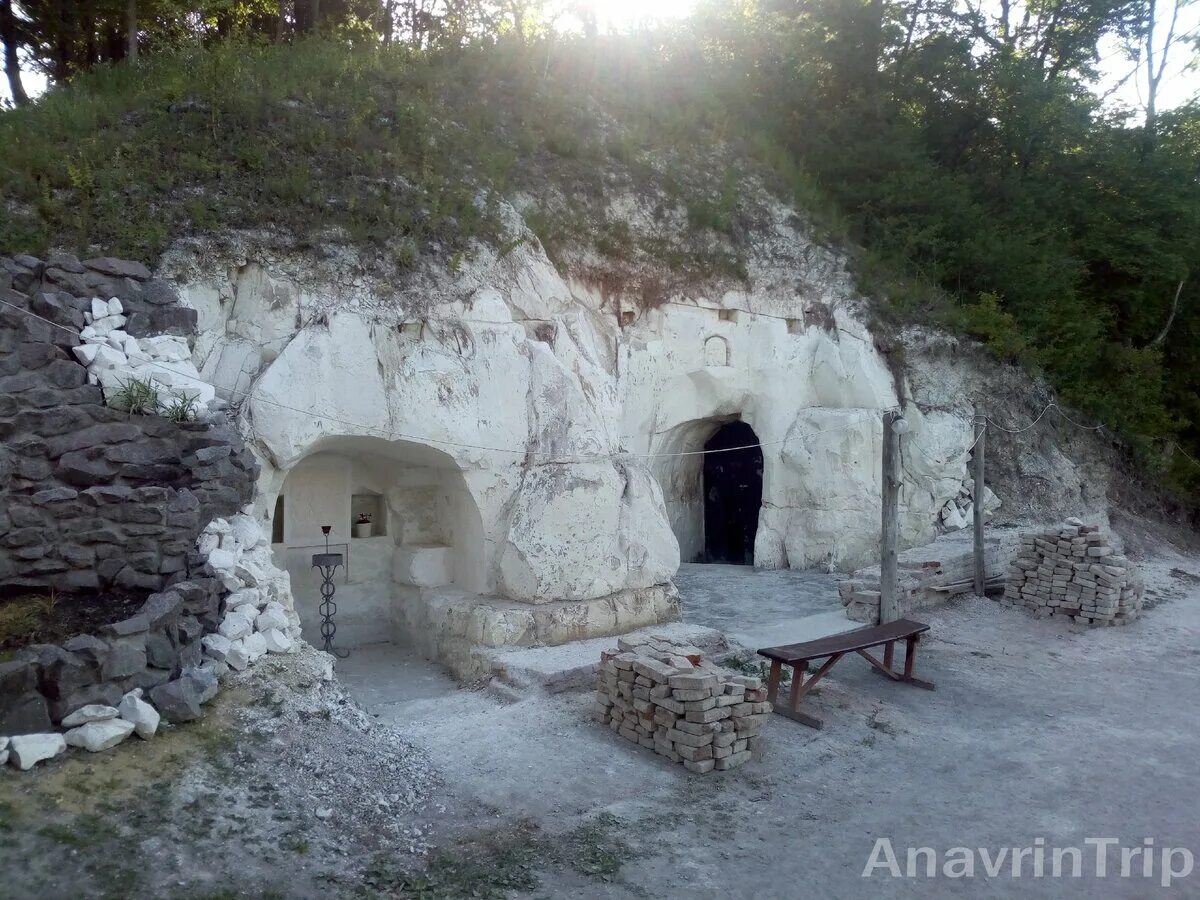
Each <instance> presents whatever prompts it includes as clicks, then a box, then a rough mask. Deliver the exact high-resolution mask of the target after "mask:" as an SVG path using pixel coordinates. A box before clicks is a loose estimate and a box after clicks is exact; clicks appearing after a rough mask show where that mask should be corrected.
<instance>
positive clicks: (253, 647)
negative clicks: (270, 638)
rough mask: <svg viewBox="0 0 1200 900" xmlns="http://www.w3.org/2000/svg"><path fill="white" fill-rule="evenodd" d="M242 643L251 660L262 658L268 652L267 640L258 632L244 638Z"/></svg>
mask: <svg viewBox="0 0 1200 900" xmlns="http://www.w3.org/2000/svg"><path fill="white" fill-rule="evenodd" d="M240 643H241V644H242V648H243V649H244V650H245V651H246V655H247V656H248V657H249V658H250V662H255V661H256V660H258V659H261V658H262V657H263V656H265V655H266V653H267V641H266V639H265V638H264V637H263V636H262V635H261V634H259V633H257V632H255V633H254V634H250V635H247V636H246V637H244V638H242V640H241V642H240Z"/></svg>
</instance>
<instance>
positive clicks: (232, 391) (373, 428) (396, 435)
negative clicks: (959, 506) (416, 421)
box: [0, 300, 899, 465]
mask: <svg viewBox="0 0 1200 900" xmlns="http://www.w3.org/2000/svg"><path fill="white" fill-rule="evenodd" d="M0 304H2V305H4V306H7V307H9V308H10V309H14V310H16V311H17V312H19V313H23V314H24V315H27V316H29V317H31V318H34V319H37V320H39V321H41V322H44V323H45V324H47V325H50V326H52V327H54V328H59V329H61V330H63V331H65V332H67V333H68V334H71V335H74V336H75V337H79V336H80V333H79V332H78V331H76V330H75V329H74V328H72V327H70V326H68V325H62V324H60V323H58V322H54V321H51V320H50V319H47V318H45V317H44V316H40V315H38V314H37V313H35V312H33V311H32V310H28V309H25V308H23V307H20V306H17V305H16V304H13V303H9V302H8V301H6V300H0ZM151 365H153V366H155V367H157V368H159V369H162V370H163V371H166V372H171V373H172V374H175V375H181V376H183V377H185V378H187V379H189V380H191V381H198V382H199V383H201V384H204V385H207V386H208V387H211V388H212V389H213V390H214V391H219V392H223V393H225V394H229V395H238V396H241V397H245V398H246V399H249V400H252V401H253V402H254V403H262V404H265V405H267V406H274V407H276V408H278V409H283V410H287V411H288V412H295V413H299V414H301V415H304V416H307V417H309V418H310V419H312V420H313V421H320V420H322V419H324V420H327V421H330V422H336V423H338V424H339V425H345V426H347V427H349V428H355V429H358V430H361V431H366V432H374V433H376V434H378V435H379V436H380V437H389V438H393V439H399V440H406V441H413V442H415V443H425V444H438V445H441V446H446V447H457V448H459V449H464V450H480V451H484V452H489V453H508V454H512V455H514V456H529V455H532V454H535V451H532V450H529V449H528V448H526V449H522V450H517V449H514V448H509V447H490V446H486V445H482V444H468V443H464V442H462V441H450V440H443V439H441V438H431V437H418V436H416V435H410V434H404V433H402V432H398V431H389V430H387V429H385V428H381V427H379V426H377V425H366V424H363V423H361V422H354V421H352V420H350V419H342V418H339V417H338V416H333V415H328V414H325V413H322V414H320V415H317V414H315V413H313V412H312V411H311V410H306V409H301V408H299V407H296V406H289V405H288V404H286V403H280V402H279V401H277V400H268V399H266V398H264V397H261V396H255V395H254V393H253V391H241V390H238V389H236V388H223V387H218V386H217V385H215V384H212V383H211V382H207V381H204V380H203V379H200V378H196V377H195V376H193V375H192V374H191V373H190V372H185V371H183V370H182V369H175V368H172V367H171V366H169V365H167V364H165V363H162V362H157V361H154V362H152V363H151ZM890 409H899V407H887V408H886V409H881V410H872V411H871V412H870V413H869V414H866V413H865V414H864V415H870V416H874V415H875V414H876V413H877V412H886V411H887V410H890ZM858 424H859V423H858V422H851V423H848V424H845V425H841V426H838V427H835V428H828V429H822V430H820V431H813V432H806V433H804V434H801V435H798V436H797V437H786V438H783V439H782V440H778V441H767V442H760V443H756V444H744V445H742V446H739V447H723V448H720V449H717V450H686V451H680V452H677V453H633V452H622V451H618V452H615V453H608V454H595V455H586V456H575V457H565V458H561V459H549V460H545V461H544V462H543V465H566V464H570V463H582V462H600V461H603V460H613V459H630V458H633V459H667V458H676V457H685V456H705V455H708V454H716V453H734V452H736V451H738V450H750V449H753V448H762V447H773V446H778V445H780V444H786V443H789V442H791V441H793V440H797V439H803V438H808V437H815V436H816V435H819V434H829V433H832V432H835V431H844V430H846V429H847V428H853V427H855V426H856V425H858Z"/></svg>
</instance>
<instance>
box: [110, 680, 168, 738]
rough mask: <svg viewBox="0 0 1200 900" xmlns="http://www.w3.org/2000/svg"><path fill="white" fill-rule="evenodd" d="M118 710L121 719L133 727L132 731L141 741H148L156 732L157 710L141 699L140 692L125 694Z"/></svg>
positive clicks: (157, 722)
mask: <svg viewBox="0 0 1200 900" xmlns="http://www.w3.org/2000/svg"><path fill="white" fill-rule="evenodd" d="M118 709H119V710H120V714H121V718H122V719H123V720H125V721H126V722H129V723H130V724H131V725H133V728H134V731H136V732H137V736H138V737H140V738H141V739H142V740H146V741H148V740H150V738H152V737H154V735H155V732H157V731H158V724H159V719H160V717H159V714H158V710H156V709H155V708H154V707H153V706H151V705H150V704H149V703H147V702H146V701H145V700H143V699H142V697H141V691H140V690H137V691H130V692H129V693H128V694H126V695H125V696H124V697H123V698H122V700H121V705H120V706H119V707H118Z"/></svg>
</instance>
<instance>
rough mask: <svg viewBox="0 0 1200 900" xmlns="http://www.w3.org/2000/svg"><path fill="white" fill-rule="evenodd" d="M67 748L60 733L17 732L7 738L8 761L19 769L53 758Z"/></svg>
mask: <svg viewBox="0 0 1200 900" xmlns="http://www.w3.org/2000/svg"><path fill="white" fill-rule="evenodd" d="M66 750H67V742H66V741H65V740H64V739H63V736H62V735H61V734H58V733H57V732H55V733H49V734H18V735H14V736H13V737H11V738H9V739H8V753H9V757H8V761H9V762H10V763H12V765H14V766H16V767H17V768H18V769H20V770H21V771H28V770H29V769H32V768H33V767H34V766H36V765H37V764H38V763H40V762H42V761H43V760H47V759H53V758H54V757H56V756H58V755H59V754H60V753H65V752H66Z"/></svg>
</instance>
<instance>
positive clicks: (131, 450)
mask: <svg viewBox="0 0 1200 900" xmlns="http://www.w3.org/2000/svg"><path fill="white" fill-rule="evenodd" d="M104 456H105V458H106V459H109V460H111V461H112V462H114V463H158V462H163V461H164V460H165V461H168V462H174V461H175V460H177V459H178V458H179V451H178V450H177V449H176V447H175V445H174V444H173V443H171V442H169V441H164V440H144V441H130V442H129V443H126V444H117V445H115V446H112V447H108V448H106V449H105V451H104Z"/></svg>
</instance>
